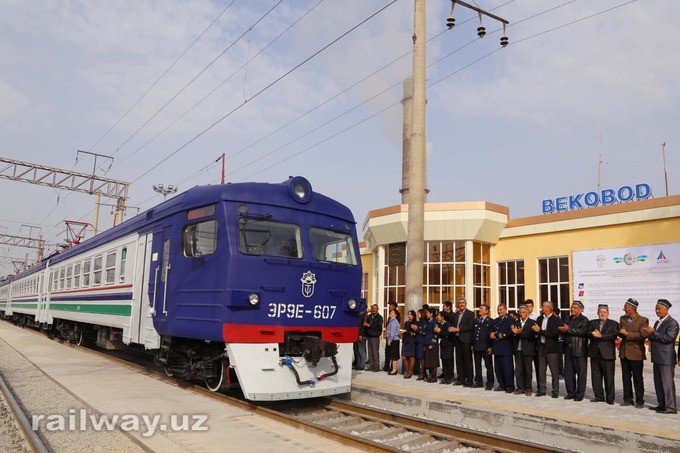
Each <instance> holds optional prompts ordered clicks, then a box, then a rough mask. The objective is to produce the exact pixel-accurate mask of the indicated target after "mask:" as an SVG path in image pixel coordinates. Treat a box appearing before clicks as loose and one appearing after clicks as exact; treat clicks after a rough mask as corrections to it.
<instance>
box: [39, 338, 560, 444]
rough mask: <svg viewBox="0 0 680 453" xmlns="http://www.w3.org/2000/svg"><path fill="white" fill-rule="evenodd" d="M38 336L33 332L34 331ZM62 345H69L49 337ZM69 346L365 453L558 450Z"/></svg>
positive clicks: (135, 355) (131, 355)
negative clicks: (221, 389) (275, 398)
mask: <svg viewBox="0 0 680 453" xmlns="http://www.w3.org/2000/svg"><path fill="white" fill-rule="evenodd" d="M35 333H36V334H40V333H39V332H35ZM53 340H55V341H58V342H60V343H62V344H69V343H67V342H65V341H63V340H60V339H58V338H53ZM69 345H70V347H73V348H76V349H78V350H81V351H84V352H86V353H88V354H93V355H97V356H100V357H105V358H106V359H107V360H111V361H114V362H116V363H119V364H120V365H123V366H125V367H128V368H131V369H134V370H135V371H137V372H139V373H142V374H145V375H148V376H151V377H153V378H155V379H158V380H161V381H164V382H166V383H169V384H171V385H174V386H176V387H179V388H182V389H186V390H189V391H192V392H195V393H198V394H201V395H204V396H207V397H209V398H211V399H214V400H217V401H221V402H223V403H226V404H229V405H232V406H236V407H239V408H241V409H244V410H247V411H249V412H251V413H256V414H258V415H261V416H263V417H266V418H269V419H273V420H276V421H279V422H282V423H285V424H287V425H289V426H293V427H296V428H298V429H302V430H304V431H307V432H312V433H315V434H318V435H321V436H323V437H325V438H327V439H330V440H334V441H336V442H339V443H342V444H343V445H347V446H351V447H354V448H358V449H361V450H364V451H371V452H385V451H387V452H401V451H416V452H423V453H433V452H456V451H460V452H472V451H480V452H530V453H533V452H556V451H564V450H560V449H556V448H553V447H550V446H544V445H540V444H536V443H532V442H528V441H523V440H519V439H513V438H508V437H502V436H498V435H491V434H488V433H484V432H480V431H474V430H470V429H466V428H462V427H456V426H451V425H446V424H443V423H438V422H434V421H431V420H425V419H420V418H416V417H410V416H406V415H400V414H395V413H392V412H387V411H383V410H380V409H376V408H370V407H366V406H362V405H357V404H354V403H350V402H347V401H341V400H337V399H330V398H319V399H315V400H305V401H294V402H292V401H285V402H269V403H261V402H259V403H252V402H250V401H247V400H245V399H243V398H239V397H237V396H233V395H225V394H223V393H214V392H211V391H209V390H207V389H206V388H205V387H204V386H203V385H199V384H195V383H191V382H187V381H183V380H180V379H177V378H175V377H172V376H168V375H167V374H166V373H165V372H164V371H163V370H162V369H161V368H160V367H158V366H156V365H153V364H152V363H150V362H149V363H145V360H144V357H145V354H143V353H142V352H140V351H134V350H132V351H124V350H117V351H106V350H100V349H92V348H89V347H87V346H76V345H73V344H69Z"/></svg>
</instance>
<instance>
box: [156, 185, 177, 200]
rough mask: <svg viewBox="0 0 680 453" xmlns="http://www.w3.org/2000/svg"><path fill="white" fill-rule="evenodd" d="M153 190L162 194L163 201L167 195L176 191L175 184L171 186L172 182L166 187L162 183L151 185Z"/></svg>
mask: <svg viewBox="0 0 680 453" xmlns="http://www.w3.org/2000/svg"><path fill="white" fill-rule="evenodd" d="M153 190H155V191H156V192H158V193H159V194H161V195H163V201H165V199H166V198H168V195H171V194H173V193H176V192H177V186H173V185H172V184H170V185H168V186H167V187H165V186H164V185H163V184H157V185H155V186H153Z"/></svg>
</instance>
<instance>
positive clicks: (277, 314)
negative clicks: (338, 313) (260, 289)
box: [267, 303, 336, 319]
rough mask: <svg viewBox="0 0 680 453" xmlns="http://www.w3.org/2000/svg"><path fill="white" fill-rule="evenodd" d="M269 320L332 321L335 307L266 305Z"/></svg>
mask: <svg viewBox="0 0 680 453" xmlns="http://www.w3.org/2000/svg"><path fill="white" fill-rule="evenodd" d="M268 307H269V313H268V314H267V316H269V317H270V318H289V319H304V318H313V319H333V316H335V308H336V307H335V305H314V307H305V306H304V304H283V303H280V304H274V303H271V304H269V305H268Z"/></svg>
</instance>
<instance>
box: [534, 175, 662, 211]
mask: <svg viewBox="0 0 680 453" xmlns="http://www.w3.org/2000/svg"><path fill="white" fill-rule="evenodd" d="M651 195H652V189H651V188H650V187H649V184H646V183H640V184H636V185H635V187H632V186H622V187H619V188H618V189H616V190H615V189H604V190H602V191H600V192H587V193H579V194H575V195H569V196H564V197H557V198H548V199H545V200H542V201H541V204H542V208H543V214H551V213H553V212H565V211H571V210H574V209H583V208H584V207H587V208H592V207H595V206H598V205H602V206H608V205H612V204H615V203H624V202H627V201H633V200H646V199H647V198H649V197H650V196H651Z"/></svg>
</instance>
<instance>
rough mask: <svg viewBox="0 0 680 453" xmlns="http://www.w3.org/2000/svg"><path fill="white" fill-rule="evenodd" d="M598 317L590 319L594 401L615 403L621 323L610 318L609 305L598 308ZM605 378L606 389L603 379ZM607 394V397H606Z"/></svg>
mask: <svg viewBox="0 0 680 453" xmlns="http://www.w3.org/2000/svg"><path fill="white" fill-rule="evenodd" d="M597 317H598V319H593V320H592V321H590V335H589V336H590V344H589V345H588V357H590V369H591V371H590V376H591V382H592V384H593V393H595V398H593V399H592V400H590V401H592V402H593V403H597V402H600V401H605V400H606V401H607V404H614V368H615V367H614V361H615V360H616V337H617V336H618V334H619V324H618V323H617V322H616V321H613V320H611V319H609V306H608V305H600V306H598V308H597ZM603 380H604V390H603V389H602V381H603ZM605 394H606V399H605Z"/></svg>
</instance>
